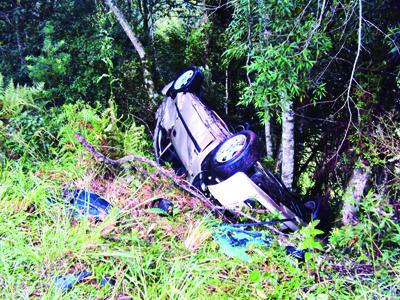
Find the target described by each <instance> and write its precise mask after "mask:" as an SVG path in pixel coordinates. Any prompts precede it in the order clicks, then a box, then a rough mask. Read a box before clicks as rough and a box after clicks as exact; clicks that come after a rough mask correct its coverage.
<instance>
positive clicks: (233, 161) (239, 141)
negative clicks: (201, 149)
mask: <svg viewBox="0 0 400 300" xmlns="http://www.w3.org/2000/svg"><path fill="white" fill-rule="evenodd" d="M259 153H260V152H259V147H258V143H257V136H256V134H255V133H254V132H252V131H250V130H245V131H242V132H239V133H237V134H235V135H233V136H231V137H230V138H228V139H227V140H226V141H225V142H223V143H221V144H220V145H219V146H218V147H217V148H216V150H215V151H214V153H213V155H212V158H211V161H210V171H211V172H212V173H214V174H215V175H217V176H219V177H221V178H228V177H230V176H232V175H233V174H235V173H236V172H245V171H247V170H248V169H249V168H251V167H252V166H253V165H254V163H255V162H256V161H257V160H258V159H259V155H260V154H259Z"/></svg>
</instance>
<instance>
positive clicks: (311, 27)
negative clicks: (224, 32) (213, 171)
mask: <svg viewBox="0 0 400 300" xmlns="http://www.w3.org/2000/svg"><path fill="white" fill-rule="evenodd" d="M232 5H233V6H234V8H235V13H234V19H233V21H232V22H231V24H230V27H229V29H228V36H229V37H230V38H229V42H230V46H229V48H228V49H227V50H226V52H225V53H224V55H225V59H226V61H227V62H229V61H231V60H233V59H243V58H244V57H246V56H247V64H246V70H247V73H248V75H247V77H248V83H249V85H248V86H247V87H246V88H245V89H244V92H243V95H242V98H241V101H240V103H242V104H246V105H248V104H250V103H251V104H252V105H254V106H255V107H256V108H257V109H258V110H259V111H260V115H261V116H264V112H265V106H266V105H267V106H270V107H273V106H278V107H281V108H283V109H285V108H286V107H287V106H288V105H289V103H290V102H291V101H293V100H294V99H295V98H300V102H301V101H302V100H301V99H302V98H303V97H313V99H317V98H318V99H320V98H321V97H322V96H323V95H324V90H325V89H324V84H323V83H322V82H317V81H313V80H312V77H311V76H310V72H311V70H312V68H313V66H314V65H315V64H316V62H317V60H318V57H320V56H321V55H323V54H324V53H326V52H327V51H328V50H329V49H330V48H331V41H330V39H329V38H328V36H327V35H326V34H325V33H324V32H323V31H322V30H321V29H320V28H321V27H322V26H323V24H321V23H322V22H323V19H322V16H323V15H324V14H325V13H326V12H325V11H324V10H325V7H322V8H320V10H318V11H317V12H318V13H317V15H315V14H311V13H308V12H307V9H310V10H313V9H315V8H314V7H313V6H312V5H311V6H310V7H309V8H307V6H306V5H305V2H304V1H297V2H293V1H280V2H274V1H261V2H257V4H255V3H253V2H251V1H233V2H232ZM301 7H304V9H303V10H300V9H299V8H301ZM324 18H327V19H329V14H325V16H324ZM266 103H267V104H266ZM267 117H268V118H269V116H267Z"/></svg>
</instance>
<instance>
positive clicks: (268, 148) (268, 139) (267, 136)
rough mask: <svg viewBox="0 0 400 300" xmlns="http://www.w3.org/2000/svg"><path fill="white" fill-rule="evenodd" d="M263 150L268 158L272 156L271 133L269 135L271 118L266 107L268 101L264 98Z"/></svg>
mask: <svg viewBox="0 0 400 300" xmlns="http://www.w3.org/2000/svg"><path fill="white" fill-rule="evenodd" d="M265 115H266V119H265V125H264V127H265V149H266V153H267V156H268V157H271V158H272V156H273V151H272V133H271V118H270V116H269V106H268V99H267V98H265Z"/></svg>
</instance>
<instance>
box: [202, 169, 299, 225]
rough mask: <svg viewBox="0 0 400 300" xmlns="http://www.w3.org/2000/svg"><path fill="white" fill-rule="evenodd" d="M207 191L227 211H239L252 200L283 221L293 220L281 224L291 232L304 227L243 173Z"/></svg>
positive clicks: (287, 209)
mask: <svg viewBox="0 0 400 300" xmlns="http://www.w3.org/2000/svg"><path fill="white" fill-rule="evenodd" d="M208 189H209V191H210V193H211V194H212V195H213V196H214V197H215V198H216V199H217V200H218V201H219V202H220V203H221V204H222V205H223V206H224V207H226V208H227V209H230V210H233V211H239V210H240V209H241V208H242V207H243V205H245V204H244V202H245V201H246V200H247V199H252V200H256V201H258V202H259V203H260V204H261V205H262V206H264V207H265V208H266V209H267V210H268V211H269V212H279V213H280V214H281V215H282V217H283V218H284V219H293V221H287V222H284V223H283V224H284V225H285V226H286V227H288V228H290V229H291V230H293V231H295V230H297V229H298V226H299V225H305V224H304V222H303V221H302V220H300V219H299V218H298V217H297V216H296V215H295V214H294V213H293V212H292V211H291V210H290V209H289V208H287V207H286V206H283V205H282V204H279V203H276V202H275V201H274V200H273V199H272V198H271V197H270V196H268V195H267V194H266V193H265V192H264V191H263V190H262V189H260V188H259V187H258V186H257V185H256V184H255V183H254V182H253V181H252V180H251V179H250V178H249V177H248V176H247V175H246V174H245V173H243V172H238V173H236V174H234V175H232V176H231V177H229V178H228V179H226V180H224V181H222V182H220V183H218V184H214V185H208Z"/></svg>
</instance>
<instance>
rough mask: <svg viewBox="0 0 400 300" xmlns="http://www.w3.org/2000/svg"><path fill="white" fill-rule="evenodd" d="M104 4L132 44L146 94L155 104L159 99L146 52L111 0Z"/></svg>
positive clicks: (106, 0)
mask: <svg viewBox="0 0 400 300" xmlns="http://www.w3.org/2000/svg"><path fill="white" fill-rule="evenodd" d="M105 3H106V4H107V5H108V7H109V8H110V9H111V11H112V12H113V14H114V15H115V17H116V18H117V20H118V22H119V24H120V25H121V26H122V28H123V29H124V31H125V33H126V35H127V36H128V38H129V39H130V41H131V42H132V44H133V47H134V48H135V50H136V52H137V54H138V55H139V58H140V61H141V63H142V68H143V79H144V84H145V87H146V90H147V94H148V96H149V98H150V100H151V101H152V103H153V104H157V99H158V98H159V95H158V93H157V92H156V91H155V86H154V81H153V78H152V75H151V72H150V70H151V68H150V63H149V61H148V59H147V55H146V51H145V49H144V47H143V45H142V43H141V42H140V41H139V39H138V38H137V37H136V35H135V34H134V33H133V31H132V29H131V26H130V25H129V24H128V22H127V21H126V19H125V17H124V15H123V14H122V13H121V11H120V10H119V9H118V7H116V6H115V4H114V3H113V2H112V0H105Z"/></svg>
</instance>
